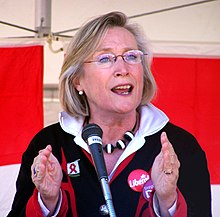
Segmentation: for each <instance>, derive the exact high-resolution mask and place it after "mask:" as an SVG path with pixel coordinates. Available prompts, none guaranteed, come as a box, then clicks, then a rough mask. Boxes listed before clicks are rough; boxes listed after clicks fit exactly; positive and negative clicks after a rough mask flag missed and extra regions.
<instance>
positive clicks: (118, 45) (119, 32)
mask: <svg viewBox="0 0 220 217" xmlns="http://www.w3.org/2000/svg"><path fill="white" fill-rule="evenodd" d="M113 48H114V49H136V48H137V42H136V39H135V37H134V35H133V34H132V33H131V32H129V31H128V30H127V29H125V28H123V27H113V28H110V29H108V30H107V32H106V34H105V35H104V37H103V38H102V39H101V41H100V44H99V47H98V50H103V49H106V50H107V49H113Z"/></svg>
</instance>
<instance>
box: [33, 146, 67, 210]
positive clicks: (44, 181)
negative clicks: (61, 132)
mask: <svg viewBox="0 0 220 217" xmlns="http://www.w3.org/2000/svg"><path fill="white" fill-rule="evenodd" d="M31 171H32V173H31V174H32V181H33V183H34V184H35V186H36V188H37V190H38V192H40V195H41V199H42V201H43V203H44V205H45V206H46V207H47V209H48V210H50V213H53V212H54V210H55V208H56V205H57V202H58V199H59V194H60V186H61V181H62V177H63V174H62V169H61V166H60V164H59V162H58V160H57V159H56V157H55V156H54V155H53V154H52V147H51V146H50V145H48V146H47V147H46V148H45V149H42V150H40V151H39V154H38V155H37V156H36V157H35V158H34V162H33V164H32V166H31Z"/></svg>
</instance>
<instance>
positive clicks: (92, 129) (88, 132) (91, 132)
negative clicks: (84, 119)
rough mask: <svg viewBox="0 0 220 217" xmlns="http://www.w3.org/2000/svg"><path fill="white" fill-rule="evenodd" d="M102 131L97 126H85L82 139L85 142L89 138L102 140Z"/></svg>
mask: <svg viewBox="0 0 220 217" xmlns="http://www.w3.org/2000/svg"><path fill="white" fill-rule="evenodd" d="M102 134H103V131H102V129H101V127H100V126H98V125H97V124H87V125H86V126H85V127H84V128H83V130H82V138H83V140H84V141H85V142H86V141H87V140H88V138H89V137H90V136H98V137H100V138H102Z"/></svg>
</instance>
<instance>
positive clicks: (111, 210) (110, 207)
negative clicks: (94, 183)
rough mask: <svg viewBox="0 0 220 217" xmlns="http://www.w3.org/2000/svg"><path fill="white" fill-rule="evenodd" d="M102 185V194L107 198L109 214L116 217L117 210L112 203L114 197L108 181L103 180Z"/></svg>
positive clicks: (101, 180)
mask: <svg viewBox="0 0 220 217" xmlns="http://www.w3.org/2000/svg"><path fill="white" fill-rule="evenodd" d="M100 183H101V186H102V192H103V195H104V198H105V202H106V206H107V209H108V214H109V216H110V217H116V213H115V209H114V206H113V202H112V195H111V191H110V188H109V184H108V179H106V178H101V179H100Z"/></svg>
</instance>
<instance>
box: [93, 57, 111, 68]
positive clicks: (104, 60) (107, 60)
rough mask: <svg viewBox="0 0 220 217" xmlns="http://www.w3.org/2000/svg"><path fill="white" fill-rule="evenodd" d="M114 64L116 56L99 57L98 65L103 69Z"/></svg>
mask: <svg viewBox="0 0 220 217" xmlns="http://www.w3.org/2000/svg"><path fill="white" fill-rule="evenodd" d="M113 63H114V55H112V54H102V55H99V56H98V57H97V64H98V65H99V66H101V67H103V68H105V67H110V66H111V65H112V64H113Z"/></svg>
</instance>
